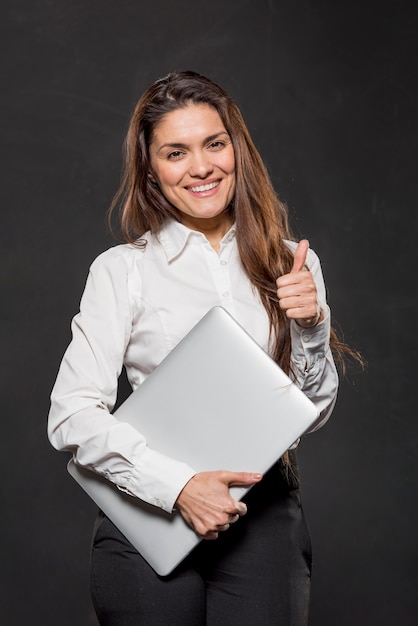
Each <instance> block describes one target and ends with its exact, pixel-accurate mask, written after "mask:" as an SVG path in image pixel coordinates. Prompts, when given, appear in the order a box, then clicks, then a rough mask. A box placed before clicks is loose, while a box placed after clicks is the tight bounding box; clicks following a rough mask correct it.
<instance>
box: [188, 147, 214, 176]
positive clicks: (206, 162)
mask: <svg viewBox="0 0 418 626" xmlns="http://www.w3.org/2000/svg"><path fill="white" fill-rule="evenodd" d="M212 171H213V165H212V163H211V162H210V157H209V155H208V154H207V153H206V152H205V151H203V150H199V151H197V152H193V154H192V155H191V161H190V167H189V174H190V176H194V177H196V178H206V177H207V176H208V175H209V174H210V173H211V172H212Z"/></svg>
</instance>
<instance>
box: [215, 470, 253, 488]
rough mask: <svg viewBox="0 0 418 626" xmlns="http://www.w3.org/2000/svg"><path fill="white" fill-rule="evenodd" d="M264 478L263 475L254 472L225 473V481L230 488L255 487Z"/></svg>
mask: <svg viewBox="0 0 418 626" xmlns="http://www.w3.org/2000/svg"><path fill="white" fill-rule="evenodd" d="M262 478H263V475H262V474H257V473H253V472H229V471H225V472H224V473H223V480H224V482H225V483H226V484H227V485H228V487H245V486H246V485H254V484H255V483H258V482H259V481H260V480H261V479H262Z"/></svg>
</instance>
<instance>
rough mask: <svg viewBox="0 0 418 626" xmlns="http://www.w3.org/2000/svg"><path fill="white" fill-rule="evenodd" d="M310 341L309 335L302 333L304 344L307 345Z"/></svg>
mask: <svg viewBox="0 0 418 626" xmlns="http://www.w3.org/2000/svg"><path fill="white" fill-rule="evenodd" d="M310 340H311V336H310V335H309V333H302V341H304V342H305V343H309V342H310Z"/></svg>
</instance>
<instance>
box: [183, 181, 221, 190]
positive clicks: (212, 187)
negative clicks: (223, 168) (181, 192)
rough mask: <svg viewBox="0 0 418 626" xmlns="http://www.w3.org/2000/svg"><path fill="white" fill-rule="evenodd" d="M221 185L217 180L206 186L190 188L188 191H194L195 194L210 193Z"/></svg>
mask: <svg viewBox="0 0 418 626" xmlns="http://www.w3.org/2000/svg"><path fill="white" fill-rule="evenodd" d="M219 184H220V183H219V180H217V181H215V182H213V183H207V184H206V185H197V186H195V187H188V189H190V191H193V193H202V192H203V191H210V190H211V189H215V187H218V185H219Z"/></svg>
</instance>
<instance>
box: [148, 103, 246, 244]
mask: <svg viewBox="0 0 418 626" xmlns="http://www.w3.org/2000/svg"><path fill="white" fill-rule="evenodd" d="M150 158H151V172H150V174H149V176H150V179H151V180H152V181H153V182H155V183H156V184H157V185H158V187H159V188H160V190H161V192H162V193H163V194H164V196H165V198H166V199H167V200H168V201H169V202H171V204H172V205H173V206H174V207H175V208H176V209H177V210H178V211H179V217H180V220H181V222H182V223H183V224H184V225H185V226H187V227H188V228H191V229H193V230H198V231H200V232H203V233H204V234H205V235H206V237H207V238H208V240H209V241H210V243H211V245H212V246H213V248H214V249H215V250H219V245H220V241H221V239H222V237H223V236H224V235H225V234H226V232H227V231H228V230H229V228H230V227H231V225H232V222H233V218H232V215H231V212H230V211H228V207H229V205H230V203H231V201H232V198H233V196H234V193H235V155H234V149H233V146H232V142H231V139H230V137H229V135H228V133H227V131H226V129H225V128H224V125H223V123H222V120H221V118H220V117H219V114H218V112H217V111H216V109H214V108H212V107H210V106H208V105H205V104H200V105H199V104H197V105H196V104H189V105H186V106H185V107H182V108H180V109H177V110H175V111H172V112H171V113H167V115H165V116H164V118H163V119H162V120H161V122H160V123H159V124H158V126H156V128H155V130H154V132H153V135H152V141H151V145H150Z"/></svg>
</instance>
